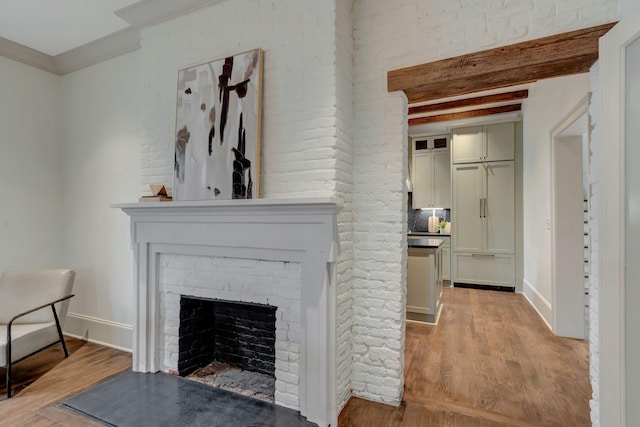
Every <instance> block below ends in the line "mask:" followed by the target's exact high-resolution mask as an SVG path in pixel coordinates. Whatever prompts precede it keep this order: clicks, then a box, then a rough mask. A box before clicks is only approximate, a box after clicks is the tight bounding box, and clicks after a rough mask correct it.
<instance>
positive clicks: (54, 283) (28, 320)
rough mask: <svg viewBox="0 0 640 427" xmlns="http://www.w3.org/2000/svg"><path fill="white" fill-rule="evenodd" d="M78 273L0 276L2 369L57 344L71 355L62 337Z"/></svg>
mask: <svg viewBox="0 0 640 427" xmlns="http://www.w3.org/2000/svg"><path fill="white" fill-rule="evenodd" d="M75 276H76V273H75V272H74V271H72V270H36V271H5V272H4V273H2V277H0V367H6V369H7V398H10V397H11V367H12V365H15V364H16V363H18V362H20V361H21V360H24V359H26V358H27V357H29V356H31V355H33V354H35V353H37V352H39V351H41V350H44V349H45V348H47V347H50V346H52V345H55V344H57V343H60V344H62V349H63V350H64V357H65V358H66V357H68V356H69V352H68V351H67V345H66V344H65V342H64V337H63V336H62V325H63V323H64V319H65V317H66V315H67V308H68V306H69V298H71V297H73V295H72V294H71V289H72V288H73V280H74V279H75Z"/></svg>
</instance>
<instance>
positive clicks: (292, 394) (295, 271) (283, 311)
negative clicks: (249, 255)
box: [159, 254, 301, 409]
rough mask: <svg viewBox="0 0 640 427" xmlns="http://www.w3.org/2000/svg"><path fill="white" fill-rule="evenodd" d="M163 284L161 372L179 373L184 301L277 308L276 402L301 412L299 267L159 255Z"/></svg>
mask: <svg viewBox="0 0 640 427" xmlns="http://www.w3.org/2000/svg"><path fill="white" fill-rule="evenodd" d="M159 284H160V308H161V309H160V313H161V316H160V322H161V325H162V326H161V330H162V331H163V334H162V336H161V338H160V339H161V343H160V347H161V348H162V347H164V358H163V366H164V368H163V371H165V372H166V371H169V370H174V371H177V369H178V352H179V348H178V337H179V333H178V328H179V325H180V296H181V295H189V296H196V297H203V298H217V299H222V300H228V301H241V302H253V303H259V304H268V305H272V306H275V307H277V309H276V343H275V353H276V354H275V356H276V362H275V367H276V371H275V377H276V391H275V402H276V403H277V404H279V405H282V406H286V407H288V408H293V409H299V407H300V404H299V399H298V385H299V375H298V373H299V364H298V361H299V357H300V332H301V309H300V294H301V293H300V264H298V263H289V262H281V261H261V260H252V259H238V258H221V257H208V256H191V255H176V254H161V255H160V272H159Z"/></svg>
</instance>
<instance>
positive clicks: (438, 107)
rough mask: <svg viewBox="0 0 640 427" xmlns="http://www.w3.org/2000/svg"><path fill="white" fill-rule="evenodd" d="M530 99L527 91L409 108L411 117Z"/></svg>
mask: <svg viewBox="0 0 640 427" xmlns="http://www.w3.org/2000/svg"><path fill="white" fill-rule="evenodd" d="M528 97H529V91H528V90H527V89H523V90H516V91H512V92H504V93H496V94H494V95H485V96H476V97H474V98H464V99H456V100H455V101H446V102H438V103H437V104H429V105H419V106H416V107H412V106H409V115H412V114H424V113H433V112H434V111H442V110H451V109H453V108H465V107H477V106H478V105H486V104H496V103H498V102H508V101H518V100H520V99H526V98H528Z"/></svg>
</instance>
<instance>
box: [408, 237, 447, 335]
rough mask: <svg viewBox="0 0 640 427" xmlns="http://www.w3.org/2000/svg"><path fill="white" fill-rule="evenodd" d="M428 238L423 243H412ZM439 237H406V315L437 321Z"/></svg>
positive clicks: (440, 279) (439, 263)
mask: <svg viewBox="0 0 640 427" xmlns="http://www.w3.org/2000/svg"><path fill="white" fill-rule="evenodd" d="M411 241H413V242H417V241H428V242H429V243H428V244H427V245H421V244H416V243H414V246H413V247H412V243H411ZM441 244H442V240H441V239H410V244H409V248H408V257H407V319H408V320H417V321H422V322H429V323H437V321H438V316H439V315H440V309H441V304H440V297H441V295H442V250H441V248H440V246H441Z"/></svg>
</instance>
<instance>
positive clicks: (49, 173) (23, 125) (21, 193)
mask: <svg viewBox="0 0 640 427" xmlns="http://www.w3.org/2000/svg"><path fill="white" fill-rule="evenodd" d="M0 76H2V78H1V79H0V129H1V131H0V181H2V183H3V185H2V192H1V193H0V194H1V198H2V202H1V205H2V208H1V209H0V272H2V271H5V270H13V269H22V268H43V267H46V268H59V267H64V265H63V264H62V262H63V257H62V256H61V255H62V252H61V249H62V248H61V236H62V234H63V231H62V228H61V226H60V223H61V219H62V217H61V215H62V210H61V208H62V199H61V191H62V189H61V180H60V166H61V161H62V155H61V152H60V148H61V147H60V137H59V129H60V109H59V105H60V78H59V77H58V76H54V75H53V74H50V73H47V72H45V71H41V70H38V69H35V68H33V67H30V66H27V65H24V64H21V63H18V62H15V61H12V60H10V59H7V58H4V57H1V56H0Z"/></svg>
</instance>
